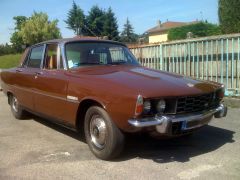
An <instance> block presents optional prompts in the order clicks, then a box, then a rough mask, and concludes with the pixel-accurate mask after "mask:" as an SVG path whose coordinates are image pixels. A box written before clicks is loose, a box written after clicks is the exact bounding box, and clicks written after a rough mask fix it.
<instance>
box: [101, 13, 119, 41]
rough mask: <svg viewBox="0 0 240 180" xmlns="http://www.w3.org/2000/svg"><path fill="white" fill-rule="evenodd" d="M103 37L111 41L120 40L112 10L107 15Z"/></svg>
mask: <svg viewBox="0 0 240 180" xmlns="http://www.w3.org/2000/svg"><path fill="white" fill-rule="evenodd" d="M103 35H104V36H107V37H108V39H111V40H115V41H117V40H119V32H118V24H117V19H116V17H115V15H114V13H113V11H112V9H111V8H108V11H107V12H106V14H105V21H104V25H103Z"/></svg>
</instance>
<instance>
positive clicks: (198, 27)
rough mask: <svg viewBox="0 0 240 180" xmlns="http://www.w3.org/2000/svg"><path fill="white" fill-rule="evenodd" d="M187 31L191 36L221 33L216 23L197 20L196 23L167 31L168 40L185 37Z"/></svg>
mask: <svg viewBox="0 0 240 180" xmlns="http://www.w3.org/2000/svg"><path fill="white" fill-rule="evenodd" d="M188 32H191V33H192V34H193V37H204V36H213V35H219V34H221V30H220V28H219V26H218V25H215V24H211V23H206V22H199V23H196V24H190V25H186V26H182V27H177V28H173V29H170V30H169V31H168V40H170V41H171V40H179V39H186V38H187V34H188Z"/></svg>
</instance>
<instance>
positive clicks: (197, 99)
mask: <svg viewBox="0 0 240 180" xmlns="http://www.w3.org/2000/svg"><path fill="white" fill-rule="evenodd" d="M219 103H220V99H219V98H218V97H217V96H216V94H215V93H209V94H203V95H198V96H187V97H180V98H178V100H177V109H176V113H177V114H181V113H191V112H198V111H204V110H209V109H213V108H216V107H217V106H218V105H219Z"/></svg>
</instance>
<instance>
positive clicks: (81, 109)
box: [76, 98, 106, 132]
mask: <svg viewBox="0 0 240 180" xmlns="http://www.w3.org/2000/svg"><path fill="white" fill-rule="evenodd" d="M91 106H99V107H101V108H103V109H105V110H106V106H105V105H104V104H103V103H102V102H100V101H99V100H96V99H94V98H85V99H83V100H82V101H81V102H80V104H79V106H78V110H77V116H76V129H77V131H80V132H83V128H84V118H85V115H86V112H87V110H88V109H89V108H90V107H91Z"/></svg>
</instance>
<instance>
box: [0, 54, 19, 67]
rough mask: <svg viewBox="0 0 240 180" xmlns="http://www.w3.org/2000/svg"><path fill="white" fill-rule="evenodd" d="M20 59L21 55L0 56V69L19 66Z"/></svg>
mask: <svg viewBox="0 0 240 180" xmlns="http://www.w3.org/2000/svg"><path fill="white" fill-rule="evenodd" d="M20 58H21V54H10V55H4V56H0V69H8V68H12V67H16V66H18V64H19V61H20Z"/></svg>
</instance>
